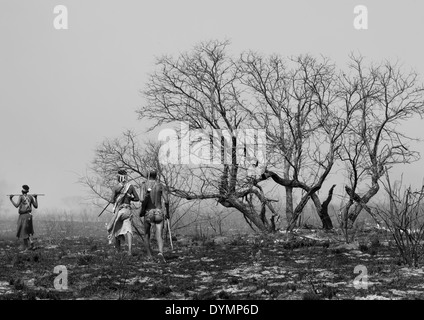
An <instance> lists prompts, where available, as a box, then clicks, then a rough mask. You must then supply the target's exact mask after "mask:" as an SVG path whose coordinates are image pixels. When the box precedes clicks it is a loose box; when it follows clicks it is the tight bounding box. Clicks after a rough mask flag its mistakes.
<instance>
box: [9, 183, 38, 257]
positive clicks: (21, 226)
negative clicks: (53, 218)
mask: <svg viewBox="0 0 424 320" xmlns="http://www.w3.org/2000/svg"><path fill="white" fill-rule="evenodd" d="M28 191H29V187H28V186H27V185H26V184H24V185H23V186H22V195H20V196H19V199H18V202H17V203H16V202H15V201H13V197H14V196H13V195H10V201H11V202H12V204H13V205H14V206H15V208H18V207H19V210H18V213H19V218H18V231H17V233H16V236H17V237H18V238H19V239H22V240H23V244H22V245H21V246H20V247H19V249H21V250H24V249H27V250H29V249H33V248H34V243H33V241H32V238H31V237H32V236H33V235H34V227H33V225H32V214H31V211H32V206H34V208H35V209H37V208H38V201H37V195H34V196H32V195H29V194H28Z"/></svg>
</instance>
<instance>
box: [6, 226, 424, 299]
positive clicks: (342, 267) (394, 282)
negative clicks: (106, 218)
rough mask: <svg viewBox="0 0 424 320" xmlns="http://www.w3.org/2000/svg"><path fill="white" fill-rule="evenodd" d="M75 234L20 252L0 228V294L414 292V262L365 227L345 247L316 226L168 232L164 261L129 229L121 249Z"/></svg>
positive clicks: (380, 295) (423, 289)
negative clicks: (125, 248)
mask: <svg viewBox="0 0 424 320" xmlns="http://www.w3.org/2000/svg"><path fill="white" fill-rule="evenodd" d="M36 231H37V229H36ZM85 234H86V235H87V234H91V235H92V236H84V235H76V236H62V237H60V236H58V235H57V234H56V235H55V236H54V237H53V236H47V235H44V236H43V235H40V236H38V238H37V239H36V249H35V250H34V251H27V252H19V251H18V249H17V247H18V243H17V241H16V239H14V238H13V237H10V236H7V237H5V236H3V237H2V235H1V234H0V270H1V272H0V299H9V300H10V299H11V300H18V299H24V300H34V299H37V300H39V299H55V300H56V299H60V300H62V299H84V300H85V299H87V300H98V299H102V300H104V299H124V300H133V299H135V300H147V299H160V300H171V299H172V300H228V299H230V300H233V299H237V300H247V299H248V300H317V299H333V300H345V299H348V300H350V299H367V300H368V299H373V300H375V299H407V300H412V299H423V298H424V280H423V274H424V269H422V268H409V267H407V266H405V265H402V264H401V263H400V259H399V254H398V251H397V249H396V247H395V246H394V245H393V243H391V241H390V238H389V237H388V236H387V235H383V234H380V233H379V232H377V231H375V230H372V229H371V230H368V231H363V232H361V233H358V235H357V236H356V240H357V241H356V242H355V243H353V244H351V245H348V246H346V245H343V242H342V241H341V240H340V235H338V234H337V231H333V232H323V231H319V230H318V231H316V230H299V231H298V232H297V233H296V235H295V236H291V237H290V238H289V237H288V236H287V235H285V234H283V233H276V234H273V235H267V236H263V235H233V236H231V235H228V236H226V237H216V238H206V237H205V238H202V239H195V238H188V237H184V238H182V237H178V239H174V242H173V244H174V249H173V250H171V248H170V246H169V243H168V242H167V243H166V244H165V247H166V251H165V257H166V259H167V262H166V263H160V262H159V261H156V260H154V261H148V260H146V259H145V253H144V249H143V247H142V244H141V241H140V239H139V238H138V237H137V235H134V236H135V237H136V239H135V249H134V255H133V256H131V257H129V256H127V255H126V253H125V252H123V253H117V252H116V251H115V249H114V248H113V247H112V246H111V245H109V244H108V243H107V241H106V237H105V236H99V235H97V234H95V233H94V232H93V233H90V232H85ZM153 250H154V251H156V244H155V242H154V241H153ZM60 265H61V266H65V267H66V270H67V273H68V283H67V285H68V288H67V289H66V290H64V289H62V290H57V289H55V287H54V282H55V278H56V277H58V275H59V273H55V272H54V269H55V267H56V266H60ZM358 266H362V267H358ZM355 268H359V269H361V268H362V270H364V269H363V268H366V272H367V275H368V279H367V280H368V282H367V286H368V287H367V288H355V285H354V280H355V278H357V277H358V276H359V275H360V272H359V271H358V270H355ZM355 271H356V273H355ZM62 275H63V274H62ZM359 284H362V285H364V284H365V282H359ZM62 285H63V283H62Z"/></svg>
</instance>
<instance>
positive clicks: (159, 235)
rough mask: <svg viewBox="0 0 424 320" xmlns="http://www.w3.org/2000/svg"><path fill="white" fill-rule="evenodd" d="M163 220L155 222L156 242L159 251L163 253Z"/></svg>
mask: <svg viewBox="0 0 424 320" xmlns="http://www.w3.org/2000/svg"><path fill="white" fill-rule="evenodd" d="M162 229H163V222H161V223H157V224H156V240H157V242H158V247H159V253H163V239H162Z"/></svg>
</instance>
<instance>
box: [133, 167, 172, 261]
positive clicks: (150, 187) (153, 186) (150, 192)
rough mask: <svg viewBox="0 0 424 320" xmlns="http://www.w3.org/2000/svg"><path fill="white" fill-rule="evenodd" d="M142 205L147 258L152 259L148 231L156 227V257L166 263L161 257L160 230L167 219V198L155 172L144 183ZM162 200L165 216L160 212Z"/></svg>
mask: <svg viewBox="0 0 424 320" xmlns="http://www.w3.org/2000/svg"><path fill="white" fill-rule="evenodd" d="M143 195H144V198H143V204H142V212H141V213H140V215H141V216H143V215H144V246H145V247H146V251H147V256H148V257H149V258H151V257H152V251H151V248H150V229H151V226H152V224H154V225H155V226H156V240H157V242H158V248H159V253H158V257H159V259H160V260H161V261H162V262H166V261H165V258H164V256H163V240H162V230H163V221H164V219H169V197H168V192H167V190H166V188H165V186H164V185H163V184H162V183H160V182H159V181H157V173H156V171H151V172H150V174H149V175H148V179H147V181H146V183H145V184H144V185H143ZM162 199H163V200H164V202H165V209H166V214H164V213H163V210H162Z"/></svg>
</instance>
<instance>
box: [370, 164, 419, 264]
mask: <svg viewBox="0 0 424 320" xmlns="http://www.w3.org/2000/svg"><path fill="white" fill-rule="evenodd" d="M383 185H384V189H385V191H386V193H387V195H388V200H389V203H388V204H386V205H379V206H376V207H375V209H374V213H375V218H376V220H377V222H381V223H382V224H383V226H385V227H386V228H387V229H388V231H389V232H390V233H391V235H392V236H393V238H394V241H395V244H396V246H397V248H398V249H399V252H400V255H401V257H402V260H403V262H404V263H406V264H408V265H409V266H410V267H417V266H418V264H419V262H420V260H421V258H422V256H423V254H424V251H423V249H424V248H423V245H424V243H423V237H424V207H423V205H424V204H423V200H424V185H423V187H421V189H420V190H419V191H413V190H412V189H411V187H408V188H404V187H403V185H402V180H401V181H397V182H395V183H394V184H393V185H392V184H391V183H390V179H389V176H388V174H387V172H386V183H383Z"/></svg>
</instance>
